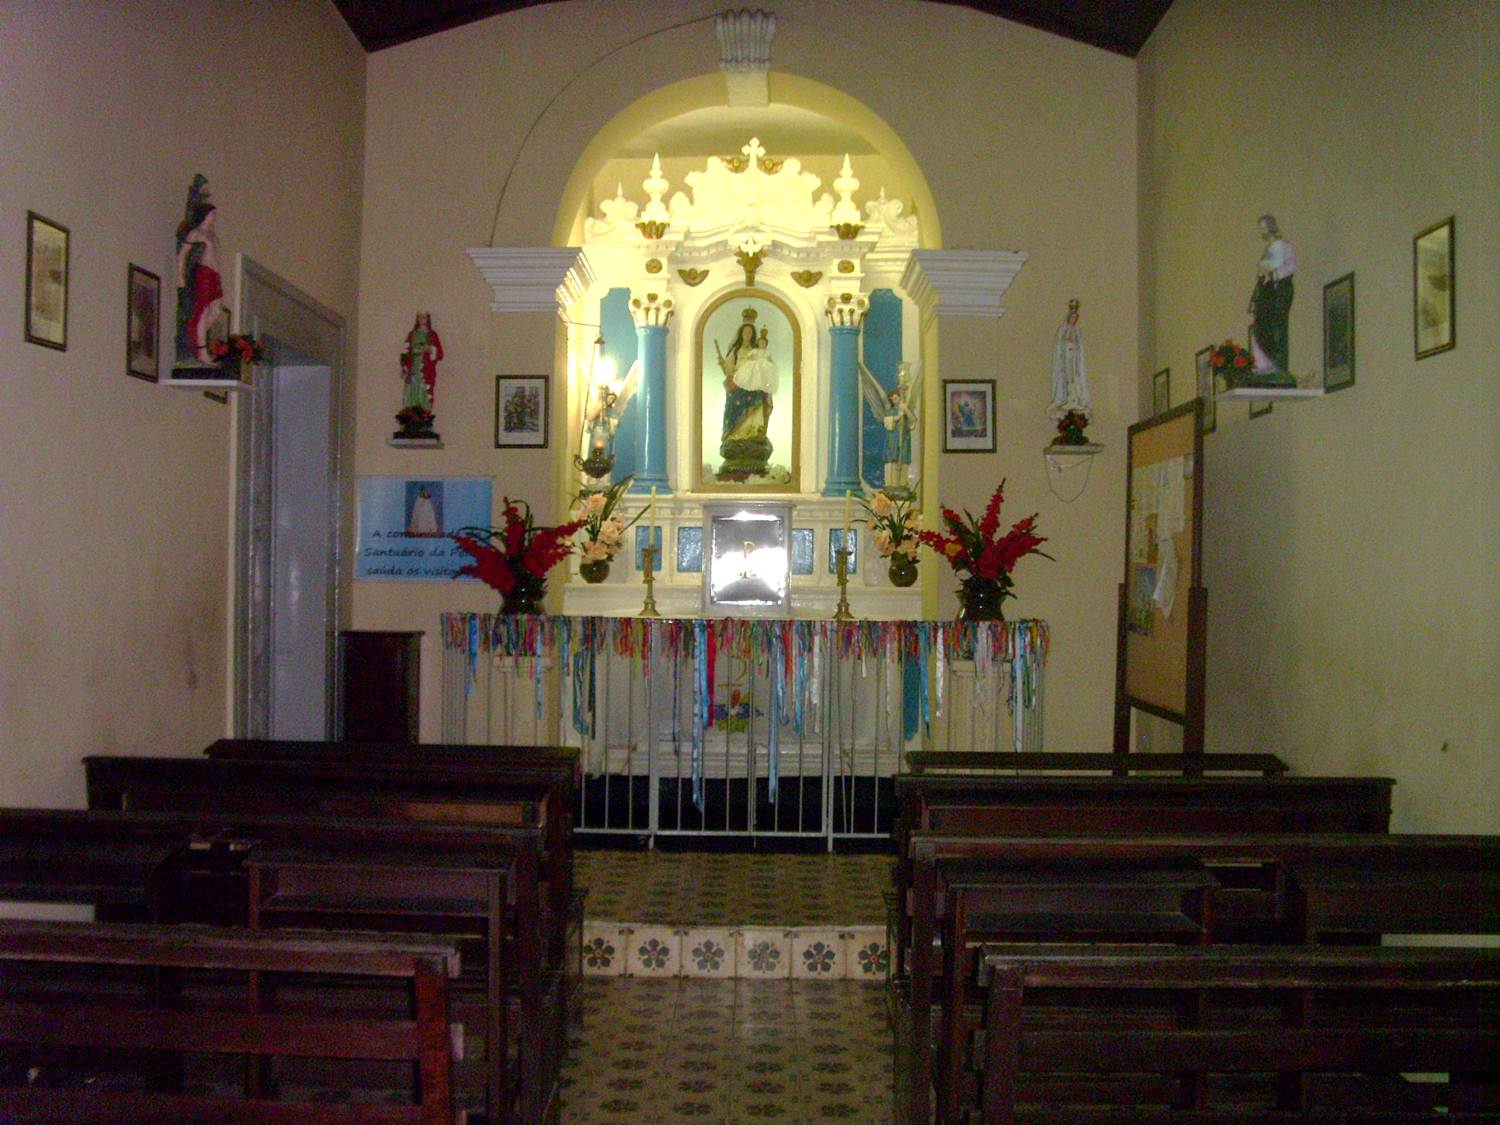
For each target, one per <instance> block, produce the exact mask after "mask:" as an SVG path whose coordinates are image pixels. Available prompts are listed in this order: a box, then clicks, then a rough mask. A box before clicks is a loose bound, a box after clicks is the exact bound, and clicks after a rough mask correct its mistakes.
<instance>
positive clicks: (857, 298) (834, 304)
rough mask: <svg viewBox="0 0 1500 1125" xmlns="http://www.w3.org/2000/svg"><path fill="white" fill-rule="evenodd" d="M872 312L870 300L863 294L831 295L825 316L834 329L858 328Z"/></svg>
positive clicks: (824, 312) (824, 311)
mask: <svg viewBox="0 0 1500 1125" xmlns="http://www.w3.org/2000/svg"><path fill="white" fill-rule="evenodd" d="M869 311H870V299H869V298H868V297H866V296H865V295H864V294H863V293H857V292H847V293H838V294H830V295H829V298H828V305H827V307H826V308H825V309H824V310H823V315H824V316H826V317H827V318H828V323H829V325H830V327H833V328H858V327H859V326H860V323H861V322H862V321H863V320H864V319H865V313H867V312H869Z"/></svg>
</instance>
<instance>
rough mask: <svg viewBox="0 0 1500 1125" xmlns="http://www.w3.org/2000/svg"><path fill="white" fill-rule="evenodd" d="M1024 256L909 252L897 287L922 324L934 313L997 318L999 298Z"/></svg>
mask: <svg viewBox="0 0 1500 1125" xmlns="http://www.w3.org/2000/svg"><path fill="white" fill-rule="evenodd" d="M1027 257H1028V255H1027V254H1026V253H1025V252H1024V251H1021V250H913V251H912V255H911V261H909V262H908V263H907V265H906V270H905V272H904V273H903V274H902V275H901V288H902V289H904V290H906V295H907V296H908V297H910V298H911V299H912V300H913V301H915V302H916V304H917V307H918V308H920V309H921V310H922V319H923V321H926V320H928V319H929V318H930V317H932V316H933V315H934V314H937V315H945V316H987V317H995V318H999V317H1001V316H1004V315H1005V310H1004V309H1003V308H1001V307H1000V298H1001V297H1002V296H1003V295H1004V293H1005V291H1006V290H1007V289H1009V288H1010V283H1011V282H1012V281H1013V280H1015V276H1016V274H1018V273H1020V272H1021V267H1022V266H1023V265H1024V264H1025V263H1026V259H1027Z"/></svg>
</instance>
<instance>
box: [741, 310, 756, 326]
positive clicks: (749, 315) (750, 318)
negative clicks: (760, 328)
mask: <svg viewBox="0 0 1500 1125" xmlns="http://www.w3.org/2000/svg"><path fill="white" fill-rule="evenodd" d="M741 315H742V316H743V317H744V319H745V323H746V324H754V323H755V310H754V309H746V310H745V311H744V312H743V313H742V314H741Z"/></svg>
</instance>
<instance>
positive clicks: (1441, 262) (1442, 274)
mask: <svg viewBox="0 0 1500 1125" xmlns="http://www.w3.org/2000/svg"><path fill="white" fill-rule="evenodd" d="M1454 261H1455V258H1454V246H1453V217H1452V216H1449V217H1448V218H1446V219H1444V220H1443V221H1442V222H1440V223H1434V224H1433V225H1432V226H1430V227H1428V228H1427V229H1426V230H1424V231H1422V232H1421V233H1420V234H1418V235H1417V236H1416V238H1414V239H1412V257H1411V270H1412V278H1411V284H1412V317H1413V320H1414V324H1413V328H1412V331H1413V333H1414V335H1415V343H1416V353H1417V358H1418V359H1426V358H1427V357H1428V356H1430V355H1437V354H1438V352H1446V351H1448V350H1449V349H1450V348H1452V347H1453V346H1454V319H1455V318H1454V312H1455V305H1454V292H1453V290H1454V287H1455V281H1456V279H1455V277H1454V269H1453V265H1454Z"/></svg>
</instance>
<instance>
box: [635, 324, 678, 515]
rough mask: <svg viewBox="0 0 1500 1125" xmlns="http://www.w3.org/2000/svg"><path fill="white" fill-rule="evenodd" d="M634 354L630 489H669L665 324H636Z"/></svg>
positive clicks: (659, 490) (642, 490) (645, 490)
mask: <svg viewBox="0 0 1500 1125" xmlns="http://www.w3.org/2000/svg"><path fill="white" fill-rule="evenodd" d="M635 339H636V354H637V358H638V359H639V360H640V363H641V381H640V384H639V385H638V386H637V387H636V391H635V400H636V402H637V403H639V404H640V406H639V411H640V412H639V415H638V419H639V428H638V429H637V430H636V457H635V482H634V483H633V484H632V485H631V486H630V491H631V492H650V491H651V489H652V487H653V486H654V487H655V488H656V490H657V491H658V492H670V491H671V489H670V488H668V487H667V326H666V325H665V324H641V325H637V326H636V330H635Z"/></svg>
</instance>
